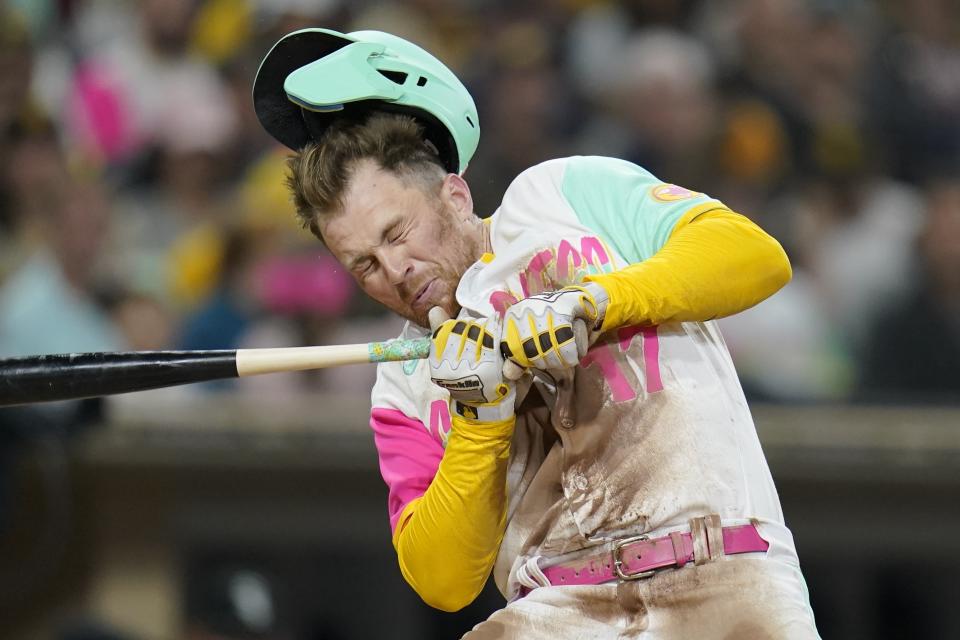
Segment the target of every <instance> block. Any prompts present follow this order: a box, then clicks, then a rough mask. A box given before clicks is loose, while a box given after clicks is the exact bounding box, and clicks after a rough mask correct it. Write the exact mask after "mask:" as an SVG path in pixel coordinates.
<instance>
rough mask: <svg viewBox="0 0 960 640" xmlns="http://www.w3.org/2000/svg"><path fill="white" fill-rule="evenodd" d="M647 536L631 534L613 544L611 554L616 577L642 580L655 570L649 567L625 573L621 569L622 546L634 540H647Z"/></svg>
mask: <svg viewBox="0 0 960 640" xmlns="http://www.w3.org/2000/svg"><path fill="white" fill-rule="evenodd" d="M649 539H650V538H649V536H633V537H632V538H626V539H624V540H621V541H620V542H618V543H617V544H615V545H614V546H613V550H612V551H611V554H612V555H613V570H614V571H615V572H616V574H617V577H618V578H620V579H621V580H642V579H643V578H649V577H650V576H652V575H653V574H654V573H656V570H654V569H651V570H650V571H638V572H636V573H627V572H626V571H624V570H623V567H624V563H623V558H622V557H621V554H622V553H623V548H624V547H625V546H627V545H629V544H633V543H634V542H643V541H644V540H649Z"/></svg>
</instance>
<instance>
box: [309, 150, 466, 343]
mask: <svg viewBox="0 0 960 640" xmlns="http://www.w3.org/2000/svg"><path fill="white" fill-rule="evenodd" d="M320 232H321V234H322V235H323V239H324V241H325V242H326V243H327V246H328V247H329V249H330V251H331V252H332V253H333V255H334V256H335V257H336V258H337V260H339V261H340V263H341V264H342V265H344V267H346V268H347V269H348V270H349V271H350V273H352V274H353V276H354V278H356V280H357V282H358V283H359V284H360V286H361V287H362V288H363V290H364V291H365V292H366V293H367V294H368V295H369V296H370V297H372V298H373V299H374V300H376V301H378V302H380V303H381V304H383V305H384V306H386V307H388V308H389V309H391V310H393V311H395V312H396V313H398V314H400V315H401V316H403V317H405V318H408V319H409V320H412V321H414V322H416V323H417V324H419V325H421V326H424V327H426V326H429V322H428V320H427V312H428V311H429V310H430V309H431V307H434V306H440V307H443V309H444V310H445V311H446V312H447V313H448V314H449V315H450V316H451V317H454V316H456V314H457V313H458V312H459V310H460V307H459V305H458V304H457V301H456V295H455V294H456V290H457V285H458V284H459V282H460V278H461V277H462V276H463V273H464V272H465V271H466V270H467V268H468V267H469V266H470V265H471V264H473V263H474V262H475V261H476V260H477V259H478V258H479V257H480V254H481V252H482V247H483V235H482V234H483V229H482V225H481V224H480V221H479V220H478V219H477V218H476V217H475V216H474V215H473V201H472V200H471V198H470V190H469V188H468V187H467V185H466V183H465V182H464V181H463V179H462V178H460V177H459V176H457V175H454V174H449V175H447V176H446V178H444V180H443V183H442V184H441V185H440V186H439V189H428V188H427V187H425V186H419V185H417V184H415V183H414V181H409V182H405V181H404V180H402V179H401V178H399V177H397V176H396V175H394V174H392V173H390V172H388V171H384V170H382V169H380V168H379V167H378V166H377V165H376V164H375V163H373V162H372V161H369V162H363V163H361V164H359V165H358V166H357V168H356V169H355V170H354V172H353V175H352V176H351V179H350V183H349V185H348V187H347V190H346V193H345V194H344V198H343V210H342V211H340V212H338V213H336V214H334V215H332V216H327V217H322V218H321V221H320Z"/></svg>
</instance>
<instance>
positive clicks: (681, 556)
mask: <svg viewBox="0 0 960 640" xmlns="http://www.w3.org/2000/svg"><path fill="white" fill-rule="evenodd" d="M670 542H672V543H673V557H674V558H676V559H677V566H678V567H682V566H683V565H685V564H687V556H688V555H689V554H688V552H687V550H686V549H685V548H684V544H683V534H682V533H680V532H679V531H673V532H672V533H671V534H670Z"/></svg>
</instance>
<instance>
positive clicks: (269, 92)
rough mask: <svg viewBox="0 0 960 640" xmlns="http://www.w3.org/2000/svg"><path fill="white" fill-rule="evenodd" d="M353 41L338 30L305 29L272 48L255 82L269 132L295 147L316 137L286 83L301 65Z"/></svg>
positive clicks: (260, 113)
mask: <svg viewBox="0 0 960 640" xmlns="http://www.w3.org/2000/svg"><path fill="white" fill-rule="evenodd" d="M352 42H355V41H354V40H353V39H352V38H349V37H346V36H344V35H343V34H341V33H337V32H335V31H329V30H327V29H303V30H301V31H295V32H293V33H290V34H288V35H286V36H284V38H283V39H281V40H280V41H279V42H277V44H275V45H274V46H273V48H272V49H270V52H269V53H267V55H266V57H265V58H264V59H263V62H262V63H261V64H260V69H259V70H258V71H257V77H256V80H254V83H253V108H254V110H255V111H256V114H257V120H259V121H260V124H261V125H262V126H263V128H264V129H265V130H266V131H267V133H269V134H270V135H271V136H273V137H274V138H275V139H276V140H277V141H279V142H280V143H281V144H283V145H284V146H286V147H289V148H290V149H293V150H294V151H297V150H299V149H301V148H302V147H303V146H304V145H305V144H307V143H308V142H309V141H310V140H312V139H313V136H312V135H311V133H310V131H309V130H308V128H307V123H306V122H305V121H304V119H303V115H302V114H301V109H300V106H298V105H296V104H294V103H293V102H291V101H290V99H289V98H288V97H287V94H286V92H285V91H284V89H283V83H284V81H285V80H286V79H287V76H288V75H290V74H291V73H292V72H294V71H296V70H297V69H300V68H301V67H304V66H306V65H308V64H310V63H311V62H313V61H314V60H317V59H318V58H322V57H323V56H326V55H329V54H330V53H333V52H334V51H337V50H338V49H342V48H343V47H345V46H347V45H348V44H350V43H352Z"/></svg>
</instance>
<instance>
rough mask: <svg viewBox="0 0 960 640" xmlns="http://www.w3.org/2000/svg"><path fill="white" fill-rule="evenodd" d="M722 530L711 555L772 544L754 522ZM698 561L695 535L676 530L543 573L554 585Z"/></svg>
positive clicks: (630, 576) (626, 576) (638, 574)
mask: <svg viewBox="0 0 960 640" xmlns="http://www.w3.org/2000/svg"><path fill="white" fill-rule="evenodd" d="M722 531H723V549H719V550H718V549H709V542H707V547H708V548H706V549H704V551H705V552H706V553H707V554H708V557H713V556H716V555H725V554H726V555H730V554H735V553H753V552H759V551H766V550H767V549H768V548H769V547H770V543H768V542H767V541H766V540H764V539H763V538H761V537H760V533H759V532H758V531H757V528H756V526H755V525H753V524H743V525H734V526H730V527H723V529H722ZM705 537H706V536H705ZM694 560H695V557H694V551H693V538H692V535H691V534H690V533H689V532H688V533H682V532H680V531H675V532H674V533H671V534H670V535H666V536H663V537H662V538H653V539H652V540H651V539H649V538H647V537H646V536H636V537H633V538H627V539H625V540H621V541H620V542H618V543H617V544H616V546H614V548H613V551H611V552H606V553H603V554H598V555H595V556H589V557H586V558H581V559H578V560H576V561H574V562H569V563H565V564H558V565H555V566H552V567H548V568H546V569H543V574H544V576H546V578H547V580H549V581H550V584H551V585H553V586H558V585H584V584H601V583H603V582H609V581H610V580H614V579H616V578H619V579H621V580H638V579H640V578H649V577H650V576H652V575H653V574H654V573H655V570H656V569H662V568H665V567H674V566H675V567H682V566H683V565H685V564H687V563H688V562H692V561H694ZM698 564H699V562H698ZM523 593H526V590H523Z"/></svg>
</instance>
